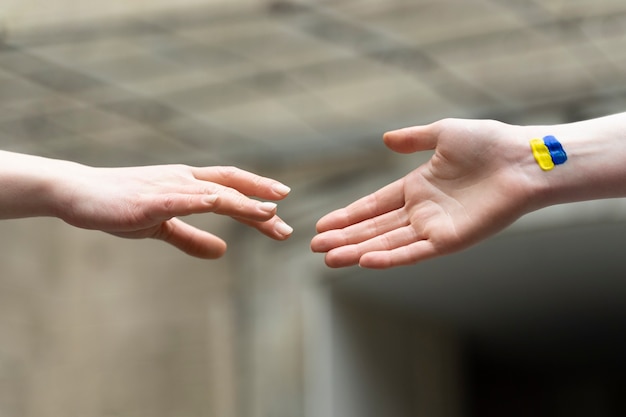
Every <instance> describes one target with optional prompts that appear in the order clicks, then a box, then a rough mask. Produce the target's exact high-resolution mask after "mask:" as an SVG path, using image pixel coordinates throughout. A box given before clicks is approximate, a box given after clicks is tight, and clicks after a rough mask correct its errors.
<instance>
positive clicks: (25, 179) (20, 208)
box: [0, 151, 77, 219]
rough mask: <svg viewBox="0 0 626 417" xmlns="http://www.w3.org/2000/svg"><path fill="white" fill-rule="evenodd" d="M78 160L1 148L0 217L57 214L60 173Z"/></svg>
mask: <svg viewBox="0 0 626 417" xmlns="http://www.w3.org/2000/svg"><path fill="white" fill-rule="evenodd" d="M73 165H77V164H73V163H71V162H66V161H61V160H55V159H49V158H42V157H37V156H31V155H24V154H19V153H12V152H6V151H0V219H11V218H22V217H37V216H56V214H57V207H58V204H59V203H58V201H56V198H55V195H56V194H57V190H58V187H61V186H62V184H61V182H62V176H63V175H64V174H65V173H66V172H67V170H68V169H69V168H70V167H71V166H73Z"/></svg>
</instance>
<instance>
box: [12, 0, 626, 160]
mask: <svg viewBox="0 0 626 417" xmlns="http://www.w3.org/2000/svg"><path fill="white" fill-rule="evenodd" d="M38 1H39V3H41V4H39V3H38ZM55 2H56V3H55ZM101 3H102V2H95V1H93V0H85V1H82V2H80V7H79V6H77V5H76V2H71V1H68V0H54V1H52V2H43V1H42V0H29V1H27V2H21V3H20V2H11V1H9V3H8V6H5V9H6V11H5V13H4V16H5V18H4V19H5V20H4V27H5V28H6V30H4V32H3V33H4V35H3V39H2V47H1V49H0V146H1V147H2V148H4V149H11V150H17V151H24V152H33V153H38V154H43V155H49V156H57V157H63V158H72V159H76V160H79V161H82V162H85V163H92V164H98V165H120V164H144V163H160V162H187V163H194V164H214V163H222V164H239V165H242V164H243V165H247V166H252V165H253V166H264V165H265V166H272V165H273V164H276V163H278V161H280V163H282V164H287V165H289V164H293V165H295V166H297V164H299V163H301V162H303V161H308V162H311V161H313V162H317V163H321V164H323V163H324V162H325V161H328V159H329V158H330V157H331V156H332V157H338V158H341V156H342V155H346V154H348V153H353V152H355V151H354V149H355V148H359V149H367V148H368V146H369V144H371V143H378V142H379V140H380V136H381V133H382V132H383V131H385V130H387V129H390V128H394V127H399V126H404V125H410V124H417V123H423V122H427V121H431V120H434V119H437V118H440V117H445V116H455V117H491V118H499V119H501V120H505V121H512V122H520V123H525V122H533V123H540V122H554V121H561V120H574V119H578V118H583V117H589V116H594V115H600V114H604V113H606V112H612V111H615V110H616V109H623V108H624V104H625V103H626V3H624V2H623V1H621V0H600V1H598V0H588V1H582V0H578V1H558V0H537V1H533V0H525V1H505V0H470V1H467V0H464V1H460V0H457V1H451V0H445V1H434V0H421V1H408V0H394V1H349V0H344V1H302V2H296V1H280V0H276V1H240V2H239V1H232V2H226V3H227V4H226V3H225V2H219V1H205V2H202V1H199V0H195V1H192V0H188V1H185V2H180V3H177V5H176V6H172V5H171V4H170V5H169V9H167V10H164V5H165V4H166V3H165V2H163V1H159V2H155V3H154V4H153V6H152V7H150V2H137V3H135V2H133V4H134V6H131V5H128V2H119V1H114V2H111V3H110V4H109V3H108V2H107V4H108V6H107V5H102V4H101ZM170 3H171V2H170ZM12 4H13V5H14V6H13V7H14V9H15V8H16V7H17V8H18V9H16V10H13V11H12V9H11V7H10V6H11V5H12ZM54 4H58V7H57V8H56V9H55V8H54V7H53V5H54ZM124 4H126V5H127V6H126V9H124ZM20 5H21V6H20ZM39 6H41V7H39ZM41 10H44V11H45V10H47V11H49V13H48V14H46V13H44V12H42V11H41ZM50 10H52V11H50ZM99 10H102V12H101V13H100V14H99V13H98V11H99ZM120 10H125V11H126V12H125V13H119V11H120ZM31 11H32V13H31V14H29V13H27V12H31ZM37 11H39V13H38V12H37ZM26 16H31V17H30V18H27V17H26ZM38 18H39V19H40V21H41V23H40V24H37V22H38V20H37V19H38Z"/></svg>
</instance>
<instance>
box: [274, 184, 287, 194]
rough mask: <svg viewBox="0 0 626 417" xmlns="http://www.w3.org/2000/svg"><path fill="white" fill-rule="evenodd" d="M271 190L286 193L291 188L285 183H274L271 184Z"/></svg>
mask: <svg viewBox="0 0 626 417" xmlns="http://www.w3.org/2000/svg"><path fill="white" fill-rule="evenodd" d="M272 190H274V191H275V192H276V193H278V194H280V195H287V194H289V192H290V191H291V188H289V187H287V186H286V185H285V184H281V183H276V184H274V185H272Z"/></svg>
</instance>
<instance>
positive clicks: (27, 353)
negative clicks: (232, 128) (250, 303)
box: [0, 219, 236, 417]
mask: <svg viewBox="0 0 626 417" xmlns="http://www.w3.org/2000/svg"><path fill="white" fill-rule="evenodd" d="M0 247H1V250H0V288H1V289H0V311H1V313H0V415H1V416H15V417H18V416H42V417H44V416H51V417H52V416H55V417H56V416H146V417H147V416H152V417H154V416H228V415H236V413H235V411H234V409H233V407H234V400H235V392H234V380H233V378H234V370H233V366H234V364H233V361H234V353H233V352H234V351H235V340H234V338H235V336H236V335H235V334H234V331H233V311H232V304H231V302H230V300H231V299H232V288H231V281H230V280H229V276H228V269H229V267H228V261H216V262H212V263H210V264H209V263H206V262H202V261H198V260H194V259H190V258H188V257H186V256H185V255H182V254H179V253H178V252H177V251H175V250H173V249H171V248H169V247H166V246H165V245H164V244H161V243H159V242H149V241H147V242H145V241H142V242H138V241H120V240H118V239H116V238H114V237H110V236H107V235H105V234H103V233H99V232H90V231H83V230H77V229H72V228H71V227H69V226H67V225H65V224H63V223H61V222H59V221H55V220H51V219H32V220H19V221H4V222H1V223H0Z"/></svg>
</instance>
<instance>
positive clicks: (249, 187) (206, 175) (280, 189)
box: [192, 166, 291, 200]
mask: <svg viewBox="0 0 626 417" xmlns="http://www.w3.org/2000/svg"><path fill="white" fill-rule="evenodd" d="M192 173H193V175H194V177H195V178H196V179H198V180H202V181H211V182H215V183H218V184H221V185H224V186H226V187H231V188H234V189H236V190H237V191H239V192H241V193H243V194H245V195H247V196H255V197H260V198H265V199H269V200H281V199H283V198H285V197H286V196H287V195H288V194H289V192H290V191H291V189H290V188H289V187H288V186H286V185H285V184H283V183H281V182H279V181H276V180H274V179H272V178H267V177H262V176H260V175H257V174H254V173H252V172H248V171H245V170H243V169H240V168H237V167H230V166H229V167H225V166H218V167H204V168H192Z"/></svg>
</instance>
